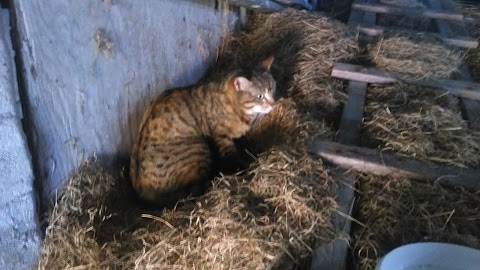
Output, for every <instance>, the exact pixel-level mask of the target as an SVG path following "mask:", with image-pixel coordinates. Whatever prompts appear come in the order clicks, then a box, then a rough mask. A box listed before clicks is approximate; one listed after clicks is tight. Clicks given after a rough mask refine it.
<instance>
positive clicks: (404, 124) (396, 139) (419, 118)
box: [363, 84, 480, 167]
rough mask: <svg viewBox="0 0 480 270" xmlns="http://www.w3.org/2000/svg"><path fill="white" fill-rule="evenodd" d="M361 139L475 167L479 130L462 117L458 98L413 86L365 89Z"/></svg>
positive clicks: (413, 154) (478, 158) (423, 157)
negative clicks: (476, 130)
mask: <svg viewBox="0 0 480 270" xmlns="http://www.w3.org/2000/svg"><path fill="white" fill-rule="evenodd" d="M367 100H368V101H367V105H366V107H365V123H364V130H363V143H364V144H367V145H370V146H372V147H376V146H377V145H380V147H381V148H383V149H386V150H392V151H395V152H399V153H401V154H403V155H406V156H411V157H413V158H417V159H421V160H426V161H432V162H437V163H444V164H449V165H455V166H461V167H465V166H472V167H475V166H478V165H479V163H480V133H478V132H474V131H472V130H470V129H469V128H468V126H467V123H466V121H465V120H463V119H462V117H461V113H460V111H459V105H458V102H457V99H455V98H454V97H451V96H449V95H447V94H439V93H438V92H435V91H434V90H431V89H428V88H424V87H418V86H413V85H401V84H395V85H390V86H377V87H375V86H374V87H370V88H369V90H368V95H367Z"/></svg>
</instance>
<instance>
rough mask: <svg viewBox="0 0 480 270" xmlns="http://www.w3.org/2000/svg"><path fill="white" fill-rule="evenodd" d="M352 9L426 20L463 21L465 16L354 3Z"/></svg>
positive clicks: (429, 10) (454, 13) (451, 12)
mask: <svg viewBox="0 0 480 270" xmlns="http://www.w3.org/2000/svg"><path fill="white" fill-rule="evenodd" d="M352 9H355V10H360V11H365V12H375V13H384V14H396V15H407V16H416V17H425V18H432V19H443V20H455V21H460V20H463V15H462V14H461V13H456V12H453V11H444V10H434V9H423V8H417V7H415V8H409V7H398V6H393V5H384V4H372V3H354V4H353V5H352Z"/></svg>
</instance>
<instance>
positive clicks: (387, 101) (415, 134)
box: [351, 38, 480, 269]
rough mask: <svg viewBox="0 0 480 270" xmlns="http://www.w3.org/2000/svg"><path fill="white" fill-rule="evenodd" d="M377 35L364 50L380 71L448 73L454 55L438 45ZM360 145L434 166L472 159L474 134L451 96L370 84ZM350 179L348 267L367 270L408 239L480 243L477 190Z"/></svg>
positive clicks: (475, 160) (477, 154)
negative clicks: (354, 192) (354, 193)
mask: <svg viewBox="0 0 480 270" xmlns="http://www.w3.org/2000/svg"><path fill="white" fill-rule="evenodd" d="M385 40H386V38H384V39H383V40H381V41H379V43H377V44H374V45H373V46H371V47H370V48H369V52H368V53H369V57H370V59H371V60H372V62H373V63H374V64H376V65H377V66H378V67H381V68H383V69H386V70H391V71H395V72H400V73H407V74H409V75H411V76H416V77H418V78H449V77H451V76H453V75H454V73H455V72H456V70H457V69H458V67H459V65H460V63H461V60H462V57H461V56H458V55H457V54H456V53H455V52H453V50H451V49H450V48H448V47H445V46H442V45H440V44H438V43H435V44H434V45H433V46H431V47H430V45H426V43H424V42H422V41H421V40H418V39H405V38H397V39H391V40H390V44H384V43H385ZM403 41H405V42H403ZM380 42H381V43H380ZM428 44H429V43H428ZM385 45H387V46H385ZM446 59H447V60H446ZM362 145H363V146H367V147H370V148H379V149H382V150H386V151H392V152H395V153H397V154H400V155H404V156H408V157H411V158H415V159H420V160H424V161H427V162H430V163H435V164H446V165H454V166H459V167H474V168H475V167H477V168H478V167H479V165H480V133H479V132H474V131H473V130H471V129H469V128H468V126H467V123H466V122H465V120H463V119H462V117H461V112H460V106H459V102H458V100H457V99H456V98H454V97H451V96H448V95H446V94H442V92H438V91H435V90H434V89H429V88H426V87H418V86H413V85H403V84H390V85H371V86H370V87H369V89H368V92H367V102H366V106H365V118H364V126H363V130H362ZM358 184H359V186H358V189H359V195H358V197H357V201H356V205H355V209H354V217H355V218H356V219H358V220H359V223H357V224H354V226H353V232H352V238H353V241H352V254H351V258H352V262H351V265H352V268H355V269H375V266H376V264H377V262H378V259H380V258H381V257H382V256H384V255H385V254H387V253H388V252H389V251H391V250H392V249H394V248H396V247H399V246H401V245H404V244H407V243H412V242H422V241H443V242H450V243H456V244H461V245H466V246H470V247H474V248H480V212H479V210H480V209H479V208H480V206H479V205H480V204H479V203H480V201H479V200H480V197H479V192H480V191H479V190H464V189H462V188H446V187H442V186H439V185H437V184H434V183H422V182H419V181H413V180H411V179H405V178H392V177H377V176H372V175H368V174H360V175H359V178H358Z"/></svg>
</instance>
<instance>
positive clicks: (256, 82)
mask: <svg viewBox="0 0 480 270" xmlns="http://www.w3.org/2000/svg"><path fill="white" fill-rule="evenodd" d="M272 62H273V56H270V57H268V58H267V59H265V60H263V61H261V62H260V64H259V65H258V67H257V68H255V69H253V70H252V72H251V75H250V74H249V75H250V76H248V78H247V76H236V77H235V78H234V79H233V87H234V89H235V90H236V91H237V93H238V94H239V95H238V96H239V98H240V103H241V104H242V106H243V110H244V112H245V114H248V115H251V116H257V115H258V114H266V113H269V112H270V111H271V110H272V109H273V106H274V104H275V100H274V96H275V91H276V83H275V80H274V79H273V77H272V74H271V73H270V67H271V65H272Z"/></svg>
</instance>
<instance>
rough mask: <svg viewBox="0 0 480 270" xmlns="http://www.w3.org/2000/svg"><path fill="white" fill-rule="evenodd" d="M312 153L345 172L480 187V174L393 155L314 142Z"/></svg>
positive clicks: (325, 142) (331, 143)
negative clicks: (353, 171) (352, 171)
mask: <svg viewBox="0 0 480 270" xmlns="http://www.w3.org/2000/svg"><path fill="white" fill-rule="evenodd" d="M310 151H311V153H313V154H316V155H318V156H320V157H321V158H322V159H324V160H325V161H327V162H330V163H333V164H335V165H337V166H339V167H342V168H345V169H353V170H355V171H360V172H364V173H371V174H374V175H379V176H393V177H407V178H411V179H419V180H432V181H437V182H439V183H440V184H443V185H454V186H463V187H466V188H479V187H480V170H473V169H466V168H459V167H453V166H441V165H431V164H429V163H426V162H422V161H419V160H414V159H410V158H406V157H402V156H399V155H395V154H391V153H385V152H379V151H377V150H374V149H369V148H364V147H357V146H349V145H344V144H340V143H335V142H329V141H316V142H314V143H313V144H312V146H311V148H310Z"/></svg>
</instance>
